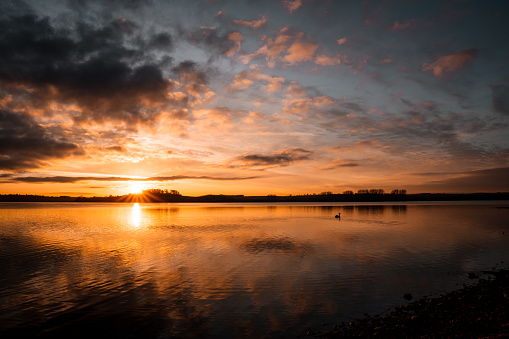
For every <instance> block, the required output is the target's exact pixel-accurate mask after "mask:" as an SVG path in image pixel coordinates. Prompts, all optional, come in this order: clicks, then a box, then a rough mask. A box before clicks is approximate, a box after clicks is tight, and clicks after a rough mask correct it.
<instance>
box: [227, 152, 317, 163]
mask: <svg viewBox="0 0 509 339" xmlns="http://www.w3.org/2000/svg"><path fill="white" fill-rule="evenodd" d="M312 153H313V152H311V151H307V150H304V149H302V148H290V149H285V150H281V151H278V152H275V153H271V154H247V155H242V156H238V157H236V158H234V159H233V160H232V161H230V167H272V166H288V165H290V164H292V163H294V162H298V161H304V160H308V159H309V158H310V156H311V154H312Z"/></svg>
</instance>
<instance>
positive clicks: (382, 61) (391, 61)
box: [380, 59, 394, 64]
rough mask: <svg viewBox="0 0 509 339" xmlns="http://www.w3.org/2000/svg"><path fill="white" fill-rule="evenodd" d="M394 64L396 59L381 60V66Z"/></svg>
mask: <svg viewBox="0 0 509 339" xmlns="http://www.w3.org/2000/svg"><path fill="white" fill-rule="evenodd" d="M393 62H394V59H382V60H380V63H381V64H390V63H393Z"/></svg>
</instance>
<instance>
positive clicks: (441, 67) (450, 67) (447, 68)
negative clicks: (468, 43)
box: [422, 48, 478, 78]
mask: <svg viewBox="0 0 509 339" xmlns="http://www.w3.org/2000/svg"><path fill="white" fill-rule="evenodd" d="M477 52H478V51H477V50H476V49H473V48H472V49H467V50H465V51H461V52H458V53H455V54H449V55H444V56H441V57H440V58H438V59H437V60H436V61H435V62H432V63H430V64H428V63H427V62H425V63H424V64H423V65H422V71H423V72H426V71H432V72H433V75H434V76H435V77H437V78H438V77H442V76H444V75H445V73H451V72H454V71H456V70H458V69H460V68H463V67H465V66H466V65H467V64H468V63H469V62H470V61H471V60H472V59H473V58H474V57H475V56H476V55H477Z"/></svg>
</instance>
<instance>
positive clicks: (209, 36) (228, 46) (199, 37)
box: [179, 27, 235, 59]
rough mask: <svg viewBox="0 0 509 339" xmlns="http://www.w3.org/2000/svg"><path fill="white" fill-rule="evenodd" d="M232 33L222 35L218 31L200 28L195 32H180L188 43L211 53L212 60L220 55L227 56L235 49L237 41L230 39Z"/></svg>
mask: <svg viewBox="0 0 509 339" xmlns="http://www.w3.org/2000/svg"><path fill="white" fill-rule="evenodd" d="M230 33H232V32H226V33H221V32H218V30H217V29H215V28H214V29H211V28H205V27H204V28H200V29H198V30H194V31H190V32H187V31H184V30H183V29H181V30H180V33H179V35H181V36H183V37H184V38H185V39H186V40H187V41H189V42H190V43H192V44H195V45H198V46H200V47H205V48H206V49H207V50H209V52H213V53H211V59H214V58H215V57H217V56H218V55H224V54H227V53H228V52H229V51H230V50H232V48H234V47H235V41H233V40H230V39H228V35H229V34H230Z"/></svg>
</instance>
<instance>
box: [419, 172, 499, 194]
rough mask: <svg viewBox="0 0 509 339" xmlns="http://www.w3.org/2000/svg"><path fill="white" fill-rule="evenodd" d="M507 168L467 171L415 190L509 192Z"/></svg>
mask: <svg viewBox="0 0 509 339" xmlns="http://www.w3.org/2000/svg"><path fill="white" fill-rule="evenodd" d="M507 178H509V167H498V168H489V169H483V170H475V171H468V172H463V173H461V174H459V175H458V176H456V177H453V178H450V179H444V180H436V181H431V182H426V183H424V184H422V185H420V186H418V187H417V188H416V189H420V190H432V191H441V192H469V193H472V192H509V180H507Z"/></svg>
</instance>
